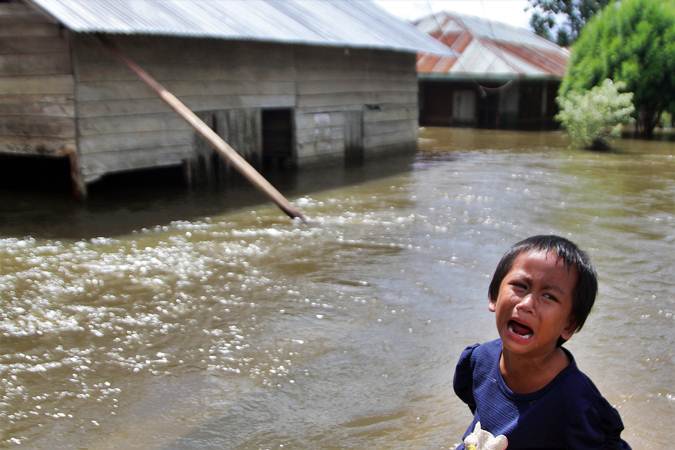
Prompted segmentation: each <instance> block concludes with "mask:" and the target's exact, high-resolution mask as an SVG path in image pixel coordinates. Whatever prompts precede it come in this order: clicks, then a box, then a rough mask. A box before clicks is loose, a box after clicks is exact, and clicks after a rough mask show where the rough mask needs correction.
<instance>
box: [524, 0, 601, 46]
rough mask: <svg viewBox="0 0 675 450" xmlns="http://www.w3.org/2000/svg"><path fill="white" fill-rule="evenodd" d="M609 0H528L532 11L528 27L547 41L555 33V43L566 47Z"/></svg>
mask: <svg viewBox="0 0 675 450" xmlns="http://www.w3.org/2000/svg"><path fill="white" fill-rule="evenodd" d="M609 1H610V0H529V3H530V5H529V6H528V8H527V9H532V16H530V27H532V30H533V31H534V32H535V33H536V34H538V35H539V36H542V37H544V38H546V39H548V40H551V41H552V40H553V38H552V37H551V33H552V32H553V31H555V32H556V36H555V42H557V43H558V45H561V46H563V47H567V46H568V45H570V44H572V43H573V42H574V41H575V40H576V39H577V37H578V36H579V33H580V32H581V29H582V28H583V27H584V25H585V24H586V22H588V20H589V19H590V18H591V17H593V16H594V15H595V14H596V13H597V12H598V11H600V10H601V9H602V8H604V7H605V6H606V5H607V4H608V3H609Z"/></svg>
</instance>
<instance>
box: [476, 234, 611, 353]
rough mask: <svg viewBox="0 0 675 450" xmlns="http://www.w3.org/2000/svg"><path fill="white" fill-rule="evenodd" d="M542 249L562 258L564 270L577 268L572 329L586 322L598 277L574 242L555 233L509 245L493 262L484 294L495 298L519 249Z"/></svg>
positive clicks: (593, 300)
mask: <svg viewBox="0 0 675 450" xmlns="http://www.w3.org/2000/svg"><path fill="white" fill-rule="evenodd" d="M529 251H544V252H550V251H553V252H555V254H556V255H558V258H560V259H562V260H563V263H564V264H565V267H567V268H568V269H569V268H571V267H574V268H575V269H576V270H577V274H578V278H577V284H576V286H575V287H574V291H573V293H572V317H573V318H574V322H575V325H576V330H575V331H579V330H581V327H582V326H583V325H584V322H586V318H587V317H588V314H589V313H590V312H591V308H592V307H593V303H594V302H595V296H596V294H597V293H598V278H597V275H596V273H595V269H594V268H593V265H592V264H591V260H590V258H589V257H588V255H587V254H586V253H585V252H584V251H583V250H581V249H580V248H579V247H577V246H576V244H574V242H572V241H570V240H567V239H565V238H563V237H560V236H555V235H538V236H531V237H529V238H527V239H524V240H522V241H520V242H518V243H516V244H514V245H513V247H511V248H510V249H509V250H508V251H507V252H506V253H505V254H504V256H502V259H501V260H500V261H499V264H497V268H496V269H495V273H494V275H492V281H491V282H490V288H489V289H488V296H489V298H490V301H491V302H492V301H496V300H497V297H498V295H499V287H500V285H501V284H502V280H503V279H504V277H505V276H506V274H507V273H509V271H510V270H511V267H512V266H513V261H515V259H516V258H517V257H518V255H520V254H521V253H523V252H529ZM564 342H565V340H564V339H563V338H560V339H559V340H558V346H560V345H562V344H563V343H564Z"/></svg>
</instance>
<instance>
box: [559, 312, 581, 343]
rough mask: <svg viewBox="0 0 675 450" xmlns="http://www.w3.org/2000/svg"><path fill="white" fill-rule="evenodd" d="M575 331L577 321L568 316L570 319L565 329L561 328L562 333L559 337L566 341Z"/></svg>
mask: <svg viewBox="0 0 675 450" xmlns="http://www.w3.org/2000/svg"><path fill="white" fill-rule="evenodd" d="M576 329H577V321H576V320H575V319H574V317H573V316H570V318H569V319H568V321H567V325H566V326H565V328H563V330H562V333H560V337H561V338H563V339H565V340H566V341H568V340H569V339H570V338H571V337H572V335H573V334H574V332H575V331H576Z"/></svg>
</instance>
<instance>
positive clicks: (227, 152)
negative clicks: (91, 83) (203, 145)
mask: <svg viewBox="0 0 675 450" xmlns="http://www.w3.org/2000/svg"><path fill="white" fill-rule="evenodd" d="M99 40H100V41H101V43H102V44H103V45H104V47H106V48H107V49H108V50H110V52H111V53H112V54H113V55H114V56H115V57H116V58H117V59H119V60H120V61H122V62H123V63H124V64H125V65H126V66H127V67H129V69H131V71H132V72H134V73H135V74H136V75H137V76H138V77H139V78H140V79H141V80H142V81H143V82H145V84H147V85H148V86H150V88H151V89H152V90H153V91H155V93H157V95H159V97H160V98H161V99H162V100H164V102H165V103H167V104H168V105H169V106H170V107H171V108H172V109H173V110H174V111H176V113H178V115H180V116H181V117H182V118H183V119H185V120H186V121H187V122H188V123H189V124H190V125H192V127H193V128H194V129H195V130H196V131H197V132H198V133H199V134H200V135H201V136H202V137H203V138H204V139H206V141H207V142H208V143H209V144H210V145H211V146H212V147H213V148H214V149H215V150H216V151H217V152H218V153H219V154H220V156H222V157H223V158H225V160H226V161H228V162H229V163H230V164H231V165H232V167H234V168H235V169H236V170H237V171H239V173H241V174H242V175H243V176H244V177H245V178H246V179H247V180H249V181H250V182H251V183H252V184H253V186H255V187H256V188H257V189H259V190H260V191H262V192H263V193H264V194H265V195H267V196H268V197H269V198H270V200H272V201H273V202H274V203H275V204H276V205H277V206H278V207H279V208H280V209H281V210H282V211H283V212H285V213H286V214H287V215H288V216H289V217H290V218H292V219H294V218H296V217H297V218H299V219H301V220H302V221H303V222H307V219H306V218H305V216H304V215H303V214H302V212H300V210H299V209H298V208H296V207H295V206H293V205H292V204H291V203H290V202H289V201H288V200H287V199H286V198H285V197H284V196H283V195H282V194H281V193H280V192H279V191H278V190H277V189H276V188H275V187H274V186H272V185H271V184H270V183H269V182H268V181H267V180H266V179H265V178H264V177H263V176H262V175H260V173H259V172H258V171H257V170H255V169H254V168H253V167H252V166H251V165H250V164H249V163H248V162H247V161H246V160H245V159H244V158H243V157H242V156H241V155H240V154H239V153H237V151H236V150H234V149H233V148H232V147H230V146H229V145H228V144H227V142H225V141H224V140H223V139H221V137H220V136H218V135H217V134H216V133H215V132H214V131H213V130H212V129H211V128H209V127H208V126H207V125H206V124H205V123H204V122H203V121H202V120H201V119H200V118H199V117H197V115H196V114H195V113H194V112H192V110H190V108H188V107H187V106H186V105H185V104H184V103H183V102H181V101H180V100H179V99H178V98H177V97H176V96H175V95H173V94H172V93H171V92H169V91H168V90H167V89H166V88H165V87H164V86H162V85H161V84H160V83H159V82H157V80H155V79H154V78H153V77H152V76H150V74H148V73H147V72H146V71H145V70H143V69H142V68H141V67H140V66H139V65H138V64H136V63H135V62H134V61H132V60H131V59H129V58H128V57H127V56H126V55H124V54H123V53H122V52H121V50H120V49H119V48H118V47H117V46H116V45H115V44H114V43H113V42H111V41H110V40H108V39H105V38H104V37H102V36H99Z"/></svg>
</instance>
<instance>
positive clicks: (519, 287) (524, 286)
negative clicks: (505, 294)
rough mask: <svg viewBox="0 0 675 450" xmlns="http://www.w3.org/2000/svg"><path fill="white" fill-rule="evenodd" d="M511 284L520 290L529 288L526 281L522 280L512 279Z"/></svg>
mask: <svg viewBox="0 0 675 450" xmlns="http://www.w3.org/2000/svg"><path fill="white" fill-rule="evenodd" d="M511 286H513V287H514V289H518V290H525V289H527V285H526V284H525V283H521V282H520V281H512V282H511Z"/></svg>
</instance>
